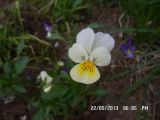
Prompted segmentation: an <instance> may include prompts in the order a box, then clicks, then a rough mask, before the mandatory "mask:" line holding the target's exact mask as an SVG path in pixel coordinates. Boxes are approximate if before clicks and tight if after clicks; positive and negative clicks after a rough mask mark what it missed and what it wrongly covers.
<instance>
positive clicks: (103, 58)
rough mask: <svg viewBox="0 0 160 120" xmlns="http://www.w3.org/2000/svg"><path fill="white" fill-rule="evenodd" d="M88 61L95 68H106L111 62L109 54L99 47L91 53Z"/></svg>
mask: <svg viewBox="0 0 160 120" xmlns="http://www.w3.org/2000/svg"><path fill="white" fill-rule="evenodd" d="M90 60H92V61H93V62H94V63H95V64H96V65H97V66H106V65H108V64H110V62H111V54H110V53H109V52H108V50H107V49H106V48H105V47H99V48H97V49H95V50H94V51H93V52H92V53H91V56H90Z"/></svg>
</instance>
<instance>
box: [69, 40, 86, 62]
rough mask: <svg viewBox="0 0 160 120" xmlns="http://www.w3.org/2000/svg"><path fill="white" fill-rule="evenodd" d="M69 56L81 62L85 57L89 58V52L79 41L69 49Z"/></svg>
mask: <svg viewBox="0 0 160 120" xmlns="http://www.w3.org/2000/svg"><path fill="white" fill-rule="evenodd" d="M68 56H69V57H70V58H71V60H72V61H74V62H75V63H80V62H82V61H84V60H85V59H88V54H87V52H86V50H85V49H84V48H83V46H82V45H80V44H78V43H75V44H73V45H72V47H71V48H70V49H69V52H68Z"/></svg>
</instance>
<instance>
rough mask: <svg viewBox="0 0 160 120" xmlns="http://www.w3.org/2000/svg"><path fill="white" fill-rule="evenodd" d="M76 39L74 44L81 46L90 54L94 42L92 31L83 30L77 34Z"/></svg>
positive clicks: (89, 29)
mask: <svg viewBox="0 0 160 120" xmlns="http://www.w3.org/2000/svg"><path fill="white" fill-rule="evenodd" d="M76 39H77V40H76V42H77V43H79V44H81V45H82V46H83V47H84V48H85V49H86V51H87V53H88V54H90V52H91V49H92V45H93V42H94V31H93V30H92V29H91V28H86V29H83V30H81V31H80V32H79V33H78V35H77V37H76Z"/></svg>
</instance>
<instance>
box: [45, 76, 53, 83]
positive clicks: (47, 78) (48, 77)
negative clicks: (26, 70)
mask: <svg viewBox="0 0 160 120" xmlns="http://www.w3.org/2000/svg"><path fill="white" fill-rule="evenodd" d="M52 80H53V78H52V77H51V76H49V75H48V76H47V77H46V83H51V82H52Z"/></svg>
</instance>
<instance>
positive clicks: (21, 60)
mask: <svg viewBox="0 0 160 120" xmlns="http://www.w3.org/2000/svg"><path fill="white" fill-rule="evenodd" d="M28 62H29V59H28V57H26V56H22V57H18V59H17V60H16V63H15V69H16V72H17V73H18V74H20V73H22V72H23V70H24V69H25V67H26V66H27V64H28Z"/></svg>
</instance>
